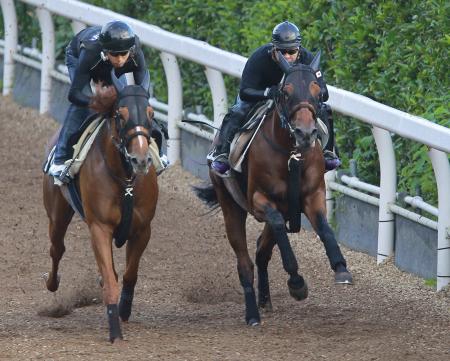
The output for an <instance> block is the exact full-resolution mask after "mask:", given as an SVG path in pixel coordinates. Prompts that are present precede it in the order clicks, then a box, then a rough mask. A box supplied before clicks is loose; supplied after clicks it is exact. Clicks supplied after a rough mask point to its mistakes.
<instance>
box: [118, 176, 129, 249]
mask: <svg viewBox="0 0 450 361" xmlns="http://www.w3.org/2000/svg"><path fill="white" fill-rule="evenodd" d="M123 190H124V193H123V198H122V212H121V213H122V218H121V219H120V223H119V225H118V226H117V228H116V229H115V230H114V234H113V237H114V243H115V245H116V247H117V248H120V247H122V246H123V245H124V244H125V242H126V241H127V239H128V235H129V233H130V228H131V222H132V221H133V206H134V194H133V192H134V177H133V179H131V180H128V181H127V183H126V185H125V187H124V188H123Z"/></svg>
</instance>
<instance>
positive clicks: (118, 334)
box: [106, 304, 123, 342]
mask: <svg viewBox="0 0 450 361" xmlns="http://www.w3.org/2000/svg"><path fill="white" fill-rule="evenodd" d="M106 314H107V315H108V324H109V340H110V341H111V342H114V340H116V339H118V338H120V339H123V337H122V331H121V330H120V322H119V310H118V308H117V304H113V305H107V306H106Z"/></svg>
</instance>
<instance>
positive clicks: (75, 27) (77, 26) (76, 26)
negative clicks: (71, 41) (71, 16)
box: [71, 20, 86, 34]
mask: <svg viewBox="0 0 450 361" xmlns="http://www.w3.org/2000/svg"><path fill="white" fill-rule="evenodd" d="M71 26H72V31H73V33H74V34H78V33H79V32H80V31H81V30H83V29H85V28H86V24H85V23H82V22H81V21H77V20H72V23H71Z"/></svg>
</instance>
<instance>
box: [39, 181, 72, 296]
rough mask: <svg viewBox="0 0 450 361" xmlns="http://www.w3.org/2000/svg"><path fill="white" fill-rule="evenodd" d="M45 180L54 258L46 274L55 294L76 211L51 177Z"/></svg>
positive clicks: (47, 284) (48, 284)
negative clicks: (68, 234) (70, 226)
mask: <svg viewBox="0 0 450 361" xmlns="http://www.w3.org/2000/svg"><path fill="white" fill-rule="evenodd" d="M45 177H46V179H45V180H44V205H45V208H46V210H47V215H48V218H49V237H50V242H51V246H50V257H51V258H52V269H51V271H50V273H48V274H47V273H46V274H44V280H45V282H46V286H47V289H48V290H49V291H51V292H55V291H56V290H57V289H58V287H59V281H60V277H59V275H58V267H59V262H60V261H61V258H62V256H63V254H64V252H65V249H66V248H65V246H64V236H65V234H66V231H67V227H68V226H69V223H70V221H71V220H72V217H73V214H74V211H73V209H72V207H71V206H70V204H69V203H67V201H66V200H65V198H64V196H63V195H62V193H61V191H60V190H59V187H58V186H55V185H54V184H53V180H52V179H51V177H49V176H45Z"/></svg>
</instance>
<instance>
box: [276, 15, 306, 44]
mask: <svg viewBox="0 0 450 361" xmlns="http://www.w3.org/2000/svg"><path fill="white" fill-rule="evenodd" d="M301 42H302V36H301V35H300V30H298V27H297V26H296V25H294V24H292V23H291V22H289V21H285V22H282V23H280V24H278V25H277V26H275V27H274V28H273V31H272V44H273V46H274V47H275V48H277V49H293V48H299V47H300V45H301Z"/></svg>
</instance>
